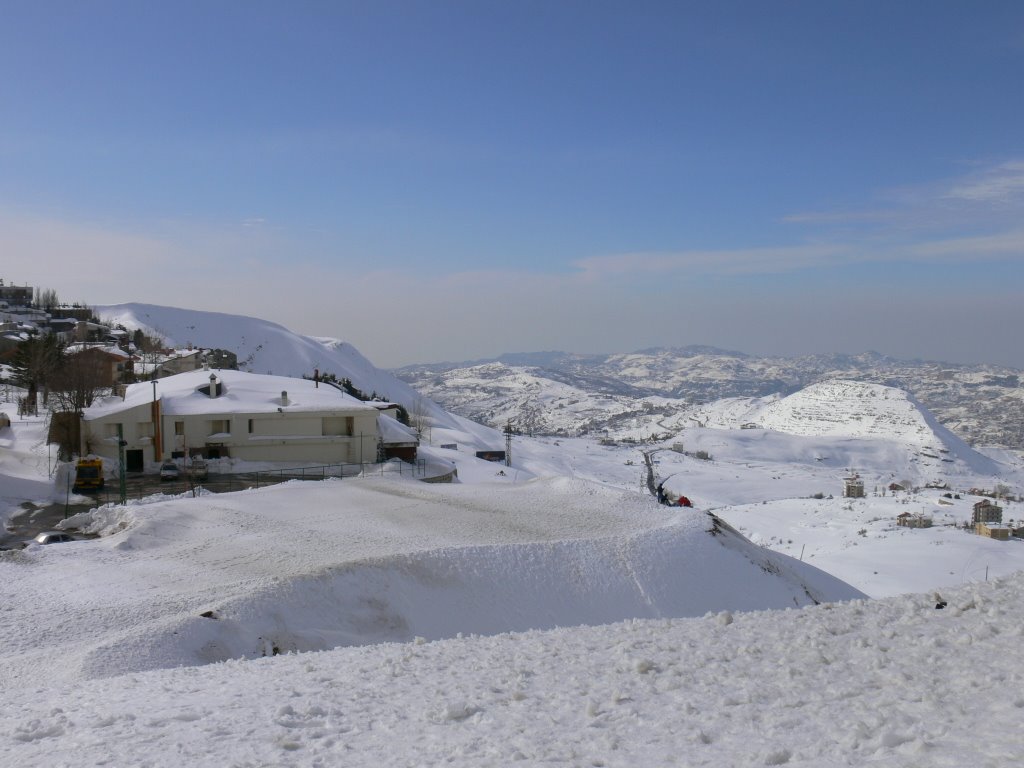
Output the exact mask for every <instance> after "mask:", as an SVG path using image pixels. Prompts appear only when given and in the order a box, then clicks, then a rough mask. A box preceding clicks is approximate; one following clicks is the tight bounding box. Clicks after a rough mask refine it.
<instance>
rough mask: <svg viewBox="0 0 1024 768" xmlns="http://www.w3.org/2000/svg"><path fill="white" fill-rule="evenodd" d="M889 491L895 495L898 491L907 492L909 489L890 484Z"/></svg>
mask: <svg viewBox="0 0 1024 768" xmlns="http://www.w3.org/2000/svg"><path fill="white" fill-rule="evenodd" d="M889 490H890V491H892V492H893V493H895V492H896V491H905V490H907V489H906V487H905V486H903V485H901V484H900V483H889Z"/></svg>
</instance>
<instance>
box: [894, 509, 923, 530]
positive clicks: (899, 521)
mask: <svg viewBox="0 0 1024 768" xmlns="http://www.w3.org/2000/svg"><path fill="white" fill-rule="evenodd" d="M896 525H898V526H900V527H903V528H931V527H932V519H931V518H930V517H928V516H926V515H924V514H922V513H919V514H916V515H912V514H910V513H909V512H902V513H900V514H898V515H896Z"/></svg>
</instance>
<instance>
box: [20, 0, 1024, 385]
mask: <svg viewBox="0 0 1024 768" xmlns="http://www.w3.org/2000/svg"><path fill="white" fill-rule="evenodd" d="M0 12H2V16H3V19H4V23H3V24H2V25H0V71H3V72H4V73H5V76H4V77H3V79H2V81H0V116H2V119H0V277H3V278H5V279H7V280H9V281H13V282H16V283H18V284H23V283H29V284H33V285H41V286H47V287H53V288H55V289H57V291H58V293H59V294H60V295H61V296H62V297H64V298H67V299H69V300H82V301H89V302H91V303H112V302H120V301H133V300H135V301H147V302H152V303H162V304H171V305H175V306H186V307H195V308H197V309H213V310H221V311H226V312H236V313H244V314H251V315H256V316H260V317H265V318H267V319H271V320H276V321H278V322H282V323H284V324H285V325H287V326H289V327H290V328H292V329H294V330H297V331H300V332H305V333H311V334H314V335H331V336H338V337H342V338H345V339H346V340H349V341H351V342H353V343H354V344H356V346H357V347H359V348H360V349H361V350H362V351H363V352H364V353H365V354H367V355H368V356H369V357H370V358H371V359H372V360H374V361H375V362H377V363H378V364H379V365H398V364H404V363H410V362H417V361H429V360H441V359H447V360H460V359H468V358H475V357H483V356H489V355H496V354H500V353H501V352H506V351H526V350H538V349H565V350H570V351H581V352H585V351H592V352H608V351H628V350H633V349H639V348H644V347H649V346H653V345H683V344H690V343H708V344H717V345H720V346H725V347H729V348H735V349H741V350H744V351H748V352H753V353H771V354H799V353H804V352H827V351H836V352H857V351H863V350H866V349H875V350H878V351H881V352H886V353H889V354H893V355H897V356H903V357H927V358H935V359H945V360H951V361H987V362H999V363H1007V364H1012V365H1017V366H1024V346H1022V345H1021V344H1019V342H1018V341H1017V338H1016V336H1017V330H1018V329H1019V328H1021V326H1022V322H1021V321H1022V320H1024V309H1022V308H1021V301H1020V299H1021V296H1022V295H1024V258H1022V257H1024V218H1022V217H1021V213H1022V212H1024V147H1022V146H1021V142H1022V139H1021V136H1022V133H1021V126H1022V124H1024V120H1022V118H1024V100H1022V99H1021V98H1020V82H1021V80H1022V75H1024V5H1022V4H1020V3H1017V2H1005V3H1000V2H979V3H971V4H968V3H944V2H900V3H891V2H846V3H838V2H746V3H739V2H714V3H710V2H708V3H686V2H672V3H651V2H648V3H642V2H641V3H632V2H631V3H626V2H621V3H611V2H568V1H566V2H538V3H532V2H515V3H496V2H451V3H442V2H431V3H428V2H382V3H345V2H289V3H281V2H278V3H270V2H241V1H239V2H227V1H220V2H201V3H199V2H196V3H193V2H175V3H153V2H90V3H77V2H75V3H72V2H66V3H57V2H45V1H44V2H33V3H27V2H9V1H8V0H0ZM980 305H983V306H984V307H985V311H984V312H979V306H980Z"/></svg>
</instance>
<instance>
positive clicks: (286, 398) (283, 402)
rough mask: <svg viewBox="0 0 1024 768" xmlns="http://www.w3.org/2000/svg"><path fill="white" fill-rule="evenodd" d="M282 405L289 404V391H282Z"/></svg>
mask: <svg viewBox="0 0 1024 768" xmlns="http://www.w3.org/2000/svg"><path fill="white" fill-rule="evenodd" d="M281 405H288V393H287V392H285V391H283V390H282V391H281Z"/></svg>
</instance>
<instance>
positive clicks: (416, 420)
mask: <svg viewBox="0 0 1024 768" xmlns="http://www.w3.org/2000/svg"><path fill="white" fill-rule="evenodd" d="M409 426H410V427H412V429H413V431H414V432H415V433H416V437H417V438H418V439H420V440H422V439H423V435H424V433H425V432H426V431H427V428H428V427H429V426H430V405H429V404H428V403H427V400H426V398H424V397H423V396H421V395H417V396H416V397H415V398H414V399H413V401H412V405H411V407H410V408H409Z"/></svg>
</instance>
